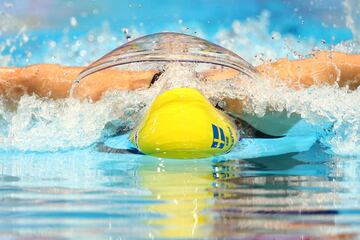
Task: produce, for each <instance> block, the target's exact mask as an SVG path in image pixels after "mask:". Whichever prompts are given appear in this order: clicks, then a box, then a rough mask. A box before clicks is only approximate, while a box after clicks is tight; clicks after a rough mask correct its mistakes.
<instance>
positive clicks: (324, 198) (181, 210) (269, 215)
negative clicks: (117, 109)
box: [137, 155, 357, 239]
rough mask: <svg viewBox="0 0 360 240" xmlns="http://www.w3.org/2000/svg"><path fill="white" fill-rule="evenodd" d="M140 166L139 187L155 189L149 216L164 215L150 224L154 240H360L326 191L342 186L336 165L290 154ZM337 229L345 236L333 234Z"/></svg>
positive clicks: (146, 162) (151, 162) (144, 162)
mask: <svg viewBox="0 0 360 240" xmlns="http://www.w3.org/2000/svg"><path fill="white" fill-rule="evenodd" d="M144 157H145V158H146V156H144ZM140 162H141V164H140V166H139V168H138V169H137V172H138V174H137V176H138V177H139V184H140V185H141V186H142V187H144V188H146V189H148V190H150V192H151V195H150V196H149V197H148V198H149V199H151V200H152V201H151V202H152V203H153V204H150V205H148V207H147V210H149V211H150V212H153V213H157V214H160V215H161V216H162V217H160V218H157V219H149V220H148V224H149V225H150V226H154V227H155V229H157V231H156V232H153V236H154V237H158V238H190V237H194V238H203V237H215V238H239V237H245V238H246V237H249V238H251V239H252V237H254V236H256V237H257V238H259V239H269V238H270V239H273V238H286V239H298V238H301V236H303V237H306V238H309V239H313V238H315V239H353V238H356V237H357V235H356V234H353V233H352V232H351V231H347V230H346V229H347V227H348V226H347V225H343V224H340V225H337V223H336V216H337V210H336V208H334V204H335V203H337V204H341V201H342V200H341V199H340V198H339V196H337V198H334V194H335V196H336V195H337V193H336V192H333V191H328V188H334V189H336V187H337V183H336V181H335V182H334V181H332V179H329V177H328V175H329V173H330V172H332V171H336V169H333V168H334V165H326V164H309V163H308V162H302V161H300V160H297V159H296V157H294V156H292V155H283V156H278V157H270V158H268V157H267V158H257V159H248V160H230V161H224V162H223V161H218V160H216V159H214V160H213V161H209V160H191V161H190V160H189V161H186V162H183V161H176V160H167V159H165V160H164V159H163V160H161V159H160V160H155V159H154V158H153V159H152V160H150V159H147V160H146V159H143V160H142V161H140ZM275 163H276V164H275ZM299 169H302V170H303V171H301V172H307V174H306V175H302V174H301V172H299ZM275 172H277V175H274V173H275ZM343 174H344V173H343ZM338 177H340V178H341V177H343V176H338ZM319 183H323V184H324V183H327V184H326V185H325V186H324V188H319V189H318V190H316V191H315V190H314V189H311V188H310V187H311V186H316V185H318V184H319ZM329 199H334V200H333V202H332V201H329ZM277 216H280V217H277ZM334 227H337V228H338V229H340V230H341V229H342V230H341V231H340V230H339V232H341V233H338V232H333V231H331V230H332V229H333V228H334Z"/></svg>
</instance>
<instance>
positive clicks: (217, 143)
mask: <svg viewBox="0 0 360 240" xmlns="http://www.w3.org/2000/svg"><path fill="white" fill-rule="evenodd" d="M211 127H212V130H213V142H212V145H211V148H220V149H222V148H224V146H225V134H224V130H223V129H222V128H221V127H217V126H216V125H215V124H211Z"/></svg>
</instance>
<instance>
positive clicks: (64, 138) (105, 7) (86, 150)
mask: <svg viewBox="0 0 360 240" xmlns="http://www.w3.org/2000/svg"><path fill="white" fill-rule="evenodd" d="M357 11H359V2H358V1H357V0H344V1H335V0H329V1H323V0H313V1H297V0H296V1H287V0H277V1H261V0H257V1H235V0H229V1H209V0H192V1H182V2H181V3H179V1H172V0H171V1H166V2H165V1H128V0H124V1H55V0H54V1H46V2H45V1H30V0H26V1H20V0H19V1H17V0H6V1H1V2H0V12H1V16H2V21H0V65H16V66H23V65H27V64H34V63H40V62H47V63H59V64H64V65H84V64H87V63H89V62H92V61H94V60H95V59H97V58H99V57H100V56H102V55H103V54H105V53H106V52H107V51H109V50H111V49H113V48H115V47H117V46H119V45H120V44H122V43H124V42H125V41H126V36H125V35H128V36H130V38H131V39H133V38H135V37H137V36H141V35H144V34H149V33H154V32H157V31H178V32H184V33H188V34H192V35H197V36H200V37H203V38H205V39H208V40H210V41H213V42H215V43H218V44H220V45H222V46H224V47H226V48H229V49H231V50H233V51H235V52H237V53H238V54H239V55H241V56H243V57H244V58H245V59H246V60H247V61H249V62H251V63H252V64H254V65H257V64H260V63H262V62H263V61H267V60H270V59H276V58H279V57H285V56H287V57H289V58H292V59H297V58H301V57H303V56H307V55H308V54H309V53H311V51H312V50H317V49H326V50H331V49H334V50H337V51H342V52H346V53H359V51H358V48H359V43H358V40H359V36H360V35H359V31H358V30H357V26H358V23H359V19H358V14H357ZM124 32H126V34H124ZM173 77H174V78H175V77H179V76H173ZM268 87H269V86H267V85H266V83H259V85H254V86H253V90H250V91H249V92H241V94H245V95H248V96H252V98H253V106H252V109H251V110H252V111H254V112H256V113H257V114H258V115H261V114H262V113H263V112H264V111H265V109H266V108H267V107H268V106H270V107H272V108H275V109H279V110H282V109H286V110H288V111H289V112H297V113H299V114H301V115H302V117H303V118H305V119H306V120H305V121H304V122H302V123H303V124H304V125H300V126H298V128H297V129H295V130H293V132H292V134H294V135H293V137H292V138H291V136H290V138H288V139H285V140H284V139H277V140H276V142H275V141H273V142H269V141H271V140H254V139H246V140H244V141H243V142H242V143H241V145H239V146H238V148H236V149H235V150H234V151H233V152H231V153H230V154H228V155H225V156H219V157H214V158H210V159H200V160H189V159H187V160H171V159H158V158H153V157H149V156H145V155H137V154H119V153H116V151H115V152H114V151H108V150H109V149H106V148H104V145H103V143H104V142H105V143H106V144H108V145H111V144H113V145H112V146H114V144H115V145H116V144H118V145H121V146H127V144H128V142H126V138H124V137H111V135H112V133H113V132H114V129H113V126H115V125H116V126H119V125H120V126H122V127H124V126H125V127H129V128H131V127H132V126H133V125H134V122H135V120H136V118H137V117H138V116H139V115H138V113H139V111H140V112H141V108H143V107H144V105H146V104H148V103H149V102H150V101H151V99H152V98H153V97H154V96H155V95H156V92H152V91H150V90H149V91H143V92H142V91H140V92H136V93H128V92H115V93H110V94H108V95H106V96H105V97H104V98H103V99H102V100H100V101H98V102H96V103H91V102H80V101H78V100H75V99H66V100H48V99H39V98H37V97H36V96H24V97H22V98H21V99H20V101H19V102H18V103H17V104H16V106H8V105H7V103H6V102H5V100H4V99H2V98H1V101H0V208H1V211H0V239H143V238H150V239H152V238H183V239H186V238H190V237H192V238H199V239H202V238H219V239H222V238H237V239H360V236H359V234H360V230H359V229H360V187H359V186H360V184H359V183H360V179H359V178H360V158H359V156H360V147H359V146H360V122H359V119H360V111H359V108H358V102H359V100H360V94H359V93H360V92H359V90H356V91H349V90H346V89H339V88H338V87H336V86H333V87H330V86H324V87H321V88H318V89H312V88H310V89H306V90H299V91H297V92H294V91H289V89H284V88H280V87H279V88H274V89H271V90H272V91H270V90H269V89H268ZM203 90H208V92H209V93H208V94H209V96H215V95H216V93H217V92H216V90H218V89H215V90H214V89H213V88H206V87H205V88H204V89H203ZM236 90H237V89H236ZM218 91H220V90H218ZM221 91H223V92H222V93H224V92H225V94H229V95H230V94H234V89H231V86H222V88H221ZM239 91H240V90H239ZM239 94H240V93H239ZM309 129H311V131H310V130H309ZM315 140H316V142H315V143H314V144H313V142H314V141H315ZM288 149H292V150H293V151H288ZM294 149H295V151H294Z"/></svg>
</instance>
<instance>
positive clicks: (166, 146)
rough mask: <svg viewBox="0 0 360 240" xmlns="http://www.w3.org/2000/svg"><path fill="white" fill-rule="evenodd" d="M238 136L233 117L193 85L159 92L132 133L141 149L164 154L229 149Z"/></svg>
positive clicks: (202, 154) (190, 154)
mask: <svg viewBox="0 0 360 240" xmlns="http://www.w3.org/2000/svg"><path fill="white" fill-rule="evenodd" d="M237 138H238V136H237V132H236V127H235V125H234V124H233V123H232V122H231V121H230V119H229V118H228V117H227V116H226V115H225V114H223V113H222V112H220V111H219V110H217V109H215V108H214V107H213V106H212V105H211V104H210V103H209V102H208V100H207V99H206V98H205V97H204V96H203V95H202V94H201V93H200V92H199V91H197V90H195V89H192V88H176V89H172V90H169V91H166V92H164V93H162V94H161V95H159V96H158V97H157V98H156V99H155V100H154V102H153V103H152V105H151V106H150V108H149V109H148V112H147V113H146V115H145V116H144V118H143V119H142V121H141V123H140V124H139V125H138V126H137V127H136V128H135V129H134V130H133V132H132V133H131V135H130V139H131V141H132V142H133V143H134V144H135V145H136V146H137V148H138V149H139V150H140V151H141V152H143V153H145V154H149V155H153V156H157V157H164V158H204V157H210V156H214V155H218V154H222V153H226V152H228V151H230V150H231V148H232V147H233V146H234V145H235V143H236V142H237Z"/></svg>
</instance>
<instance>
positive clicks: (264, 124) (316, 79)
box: [0, 43, 360, 136]
mask: <svg viewBox="0 0 360 240" xmlns="http://www.w3.org/2000/svg"><path fill="white" fill-rule="evenodd" d="M124 46H125V45H124ZM180 46H181V47H182V48H184V49H185V48H186V47H187V46H186V44H184V43H182V44H181V45H180ZM228 52H230V51H228ZM111 54H113V52H111V53H110V54H108V56H111ZM239 58H240V57H239ZM240 59H241V58H240ZM95 64H96V62H95ZM248 67H249V68H253V67H252V66H250V65H249V66H248ZM84 69H85V68H84V67H72V66H60V65H54V64H37V65H31V66H27V67H0V95H2V97H3V99H5V100H8V101H9V102H16V101H17V100H18V99H19V98H20V97H21V96H22V95H24V94H29V95H32V94H35V95H37V96H39V97H45V98H52V99H59V98H67V97H69V92H70V88H71V86H72V83H73V81H74V79H76V78H77V77H78V75H79V74H80V73H82V72H83V71H84ZM253 71H254V72H257V73H258V74H259V75H262V77H263V78H267V79H272V80H273V81H281V82H283V83H285V84H286V85H287V86H288V87H289V88H292V89H294V91H296V90H298V89H301V88H307V87H311V86H322V85H333V84H338V85H339V87H347V88H349V89H350V90H355V89H356V88H357V87H358V86H359V84H360V55H356V54H345V53H340V52H326V51H323V52H317V53H316V54H314V55H313V56H312V57H309V58H305V59H300V60H288V59H279V60H278V61H276V62H271V63H267V64H263V65H259V66H257V67H254V68H253ZM159 74H161V73H160V71H159V70H157V69H149V70H142V71H140V70H121V69H111V68H110V69H108V70H107V71H98V72H96V73H95V74H90V75H89V76H87V79H86V81H84V82H82V83H81V84H79V85H78V86H77V87H76V90H75V91H74V94H73V96H74V97H76V98H79V99H85V98H88V99H91V100H92V101H97V100H99V99H100V98H101V96H102V95H103V94H104V93H105V92H107V91H111V90H130V91H132V90H137V89H146V88H150V87H151V86H152V84H153V82H154V81H155V80H156V78H157V77H158V76H159ZM237 75H238V71H235V70H233V69H231V68H218V69H209V70H205V71H204V72H202V73H201V74H200V76H199V78H200V79H202V80H204V81H207V82H211V81H226V80H227V79H231V78H233V77H235V76H237ZM260 80H261V78H260ZM240 82H241V81H240ZM224 101H225V103H226V104H225V106H224V107H223V109H222V110H224V111H225V112H227V113H229V114H230V115H231V116H233V117H238V118H239V119H241V120H243V121H245V122H246V123H248V124H250V125H251V126H252V127H254V128H255V129H257V130H259V131H260V132H262V133H264V134H266V135H270V136H283V135H285V134H286V132H287V131H288V130H289V129H290V128H291V127H292V126H293V125H294V124H295V123H296V122H298V121H299V119H300V116H297V115H296V114H293V115H292V116H290V117H288V116H287V114H286V113H285V114H284V113H282V112H281V113H279V112H269V113H267V114H266V115H265V116H264V117H262V118H259V117H256V116H255V115H251V114H244V111H243V108H244V104H245V103H244V101H242V100H240V99H224Z"/></svg>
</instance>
